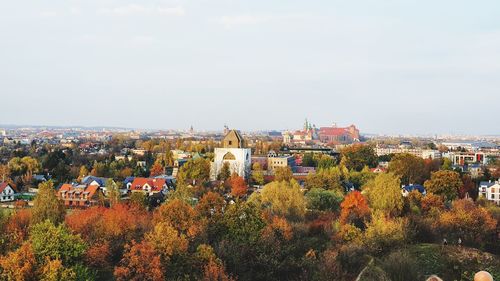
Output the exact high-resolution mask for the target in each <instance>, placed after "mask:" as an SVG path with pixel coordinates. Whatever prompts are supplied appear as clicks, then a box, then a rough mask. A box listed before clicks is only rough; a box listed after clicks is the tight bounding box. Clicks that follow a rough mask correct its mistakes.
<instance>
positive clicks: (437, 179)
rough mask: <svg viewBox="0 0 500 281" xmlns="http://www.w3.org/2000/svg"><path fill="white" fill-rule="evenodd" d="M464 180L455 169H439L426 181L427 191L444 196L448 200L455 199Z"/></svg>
mask: <svg viewBox="0 0 500 281" xmlns="http://www.w3.org/2000/svg"><path fill="white" fill-rule="evenodd" d="M462 184H463V182H462V180H461V179H460V174H458V173H457V172H454V171H448V170H443V171H437V172H434V173H432V174H431V179H430V180H427V181H425V183H424V186H425V189H426V190H427V192H430V193H434V194H436V195H441V196H444V197H445V198H446V199H448V200H453V199H455V198H457V196H458V190H459V188H460V187H461V186H462Z"/></svg>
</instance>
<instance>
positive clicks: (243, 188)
mask: <svg viewBox="0 0 500 281" xmlns="http://www.w3.org/2000/svg"><path fill="white" fill-rule="evenodd" d="M229 181H230V185H231V195H233V196H234V197H237V198H240V197H243V196H245V195H246V194H247V190H248V186H247V184H246V182H245V179H243V178H242V177H240V176H238V175H237V174H233V175H232V176H231V179H230V180H229Z"/></svg>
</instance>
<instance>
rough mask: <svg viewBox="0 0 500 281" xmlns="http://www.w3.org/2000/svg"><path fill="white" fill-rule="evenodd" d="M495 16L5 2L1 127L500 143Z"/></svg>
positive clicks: (400, 1) (275, 5)
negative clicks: (434, 137) (471, 138)
mask: <svg viewBox="0 0 500 281" xmlns="http://www.w3.org/2000/svg"><path fill="white" fill-rule="evenodd" d="M499 104H500V1H498V0H490V1H483V0H476V1H470V0H438V1H436V0H366V1H356V0H343V1H339V0H321V1H320V0H307V1H305V0H303V1H297V0H280V1H276V0H246V1H243V0H210V1H209V0H178V1H169V0H167V1H162V0H160V1H150V0H140V1H139V0H131V1H128V0H50V1H40V0H36V1H35V0H11V1H9V0H0V105H1V109H0V124H33V125H63V126H66V125H86V126H123V127H134V128H158V129H159V128H164V129H167V128H173V129H187V128H189V126H191V125H193V126H194V128H195V129H199V130H203V129H206V130H211V129H222V126H223V125H224V124H228V125H229V126H230V127H232V128H238V129H242V130H259V129H294V128H300V127H301V126H302V124H303V122H304V118H306V117H307V118H308V119H309V120H310V121H311V122H313V123H315V124H316V125H317V126H327V125H330V124H331V123H333V122H336V123H337V124H339V125H349V124H351V123H353V124H356V125H357V126H358V127H359V128H360V130H361V131H362V132H369V133H415V134H424V133H455V134H462V133H465V134H500V117H499V114H498V106H499Z"/></svg>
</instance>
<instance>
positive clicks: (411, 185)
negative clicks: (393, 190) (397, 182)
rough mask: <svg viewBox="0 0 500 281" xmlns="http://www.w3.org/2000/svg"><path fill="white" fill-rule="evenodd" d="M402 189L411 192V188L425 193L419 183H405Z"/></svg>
mask: <svg viewBox="0 0 500 281" xmlns="http://www.w3.org/2000/svg"><path fill="white" fill-rule="evenodd" d="M403 189H404V190H406V191H408V192H412V191H413V190H417V191H418V192H420V193H425V188H424V187H423V186H422V185H420V184H410V185H406V186H403Z"/></svg>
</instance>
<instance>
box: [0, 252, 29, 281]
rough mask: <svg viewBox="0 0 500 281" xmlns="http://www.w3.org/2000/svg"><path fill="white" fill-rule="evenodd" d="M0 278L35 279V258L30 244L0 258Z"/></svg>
mask: <svg viewBox="0 0 500 281" xmlns="http://www.w3.org/2000/svg"><path fill="white" fill-rule="evenodd" d="M0 267H1V268H2V270H1V273H0V279H1V280H36V259H35V254H34V253H33V249H32V248H31V244H29V243H24V244H23V245H22V246H21V247H20V248H19V249H17V250H16V251H14V252H10V253H9V254H8V255H6V256H4V257H1V258H0Z"/></svg>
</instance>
